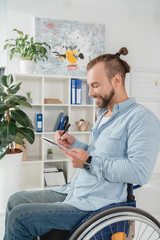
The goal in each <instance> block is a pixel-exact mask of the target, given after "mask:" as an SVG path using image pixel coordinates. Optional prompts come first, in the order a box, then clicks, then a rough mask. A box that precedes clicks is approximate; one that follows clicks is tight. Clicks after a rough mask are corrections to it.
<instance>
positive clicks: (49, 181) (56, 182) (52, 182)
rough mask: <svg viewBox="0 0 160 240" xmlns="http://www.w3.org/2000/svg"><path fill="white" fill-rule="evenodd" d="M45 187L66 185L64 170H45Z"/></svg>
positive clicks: (53, 168) (54, 168)
mask: <svg viewBox="0 0 160 240" xmlns="http://www.w3.org/2000/svg"><path fill="white" fill-rule="evenodd" d="M44 181H45V186H47V187H52V186H62V185H64V184H65V183H66V181H65V178H64V173H63V170H61V169H57V168H56V167H52V168H45V169H44Z"/></svg>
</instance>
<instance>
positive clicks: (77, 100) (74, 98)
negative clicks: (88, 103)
mask: <svg viewBox="0 0 160 240" xmlns="http://www.w3.org/2000/svg"><path fill="white" fill-rule="evenodd" d="M71 104H82V80H80V79H74V78H72V79H71Z"/></svg>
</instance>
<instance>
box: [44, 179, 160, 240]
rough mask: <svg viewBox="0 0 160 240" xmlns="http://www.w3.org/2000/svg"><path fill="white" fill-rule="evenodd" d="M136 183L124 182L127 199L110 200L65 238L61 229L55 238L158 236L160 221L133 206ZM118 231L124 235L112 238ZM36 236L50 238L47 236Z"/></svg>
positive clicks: (147, 239)
mask: <svg viewBox="0 0 160 240" xmlns="http://www.w3.org/2000/svg"><path fill="white" fill-rule="evenodd" d="M139 187H141V186H140V185H136V186H133V185H132V184H128V185H127V191H128V196H127V202H124V203H118V204H111V205H108V206H105V207H103V208H100V209H98V210H96V211H94V212H92V213H91V214H89V215H87V216H86V217H85V218H84V219H82V220H81V221H80V223H79V224H78V225H76V226H75V227H74V228H73V229H72V230H71V231H70V232H69V235H68V236H67V238H66V232H65V231H64V232H65V234H64V236H63V231H62V238H61V237H60V238H57V239H56V240H64V239H66V240H108V239H109V240H115V239H117V240H124V239H126V240H134V239H136V240H158V239H160V222H159V221H158V220H156V219H155V218H154V217H153V216H152V215H150V214H149V213H147V212H146V211H144V210H142V209H139V208H136V201H135V197H134V195H133V190H134V189H137V188H139ZM124 226H125V227H124ZM54 231H55V230H54ZM119 232H122V233H124V234H126V237H125V238H119V237H118V238H113V235H114V234H116V233H119ZM50 236H51V235H50ZM40 239H42V240H54V239H53V238H52V237H49V238H48V237H47V236H46V238H40Z"/></svg>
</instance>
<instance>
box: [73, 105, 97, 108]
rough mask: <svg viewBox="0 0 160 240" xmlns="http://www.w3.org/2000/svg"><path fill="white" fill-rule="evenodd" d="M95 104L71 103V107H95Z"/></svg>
mask: <svg viewBox="0 0 160 240" xmlns="http://www.w3.org/2000/svg"><path fill="white" fill-rule="evenodd" d="M94 106H95V105H94V104H70V107H77V108H78V107H94Z"/></svg>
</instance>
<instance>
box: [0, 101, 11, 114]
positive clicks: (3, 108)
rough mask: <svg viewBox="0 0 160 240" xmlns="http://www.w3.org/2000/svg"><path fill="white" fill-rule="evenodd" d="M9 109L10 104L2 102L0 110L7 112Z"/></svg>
mask: <svg viewBox="0 0 160 240" xmlns="http://www.w3.org/2000/svg"><path fill="white" fill-rule="evenodd" d="M7 109H9V105H7V104H5V103H2V104H1V103H0V112H1V113H2V112H5V111H6V110H7Z"/></svg>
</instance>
